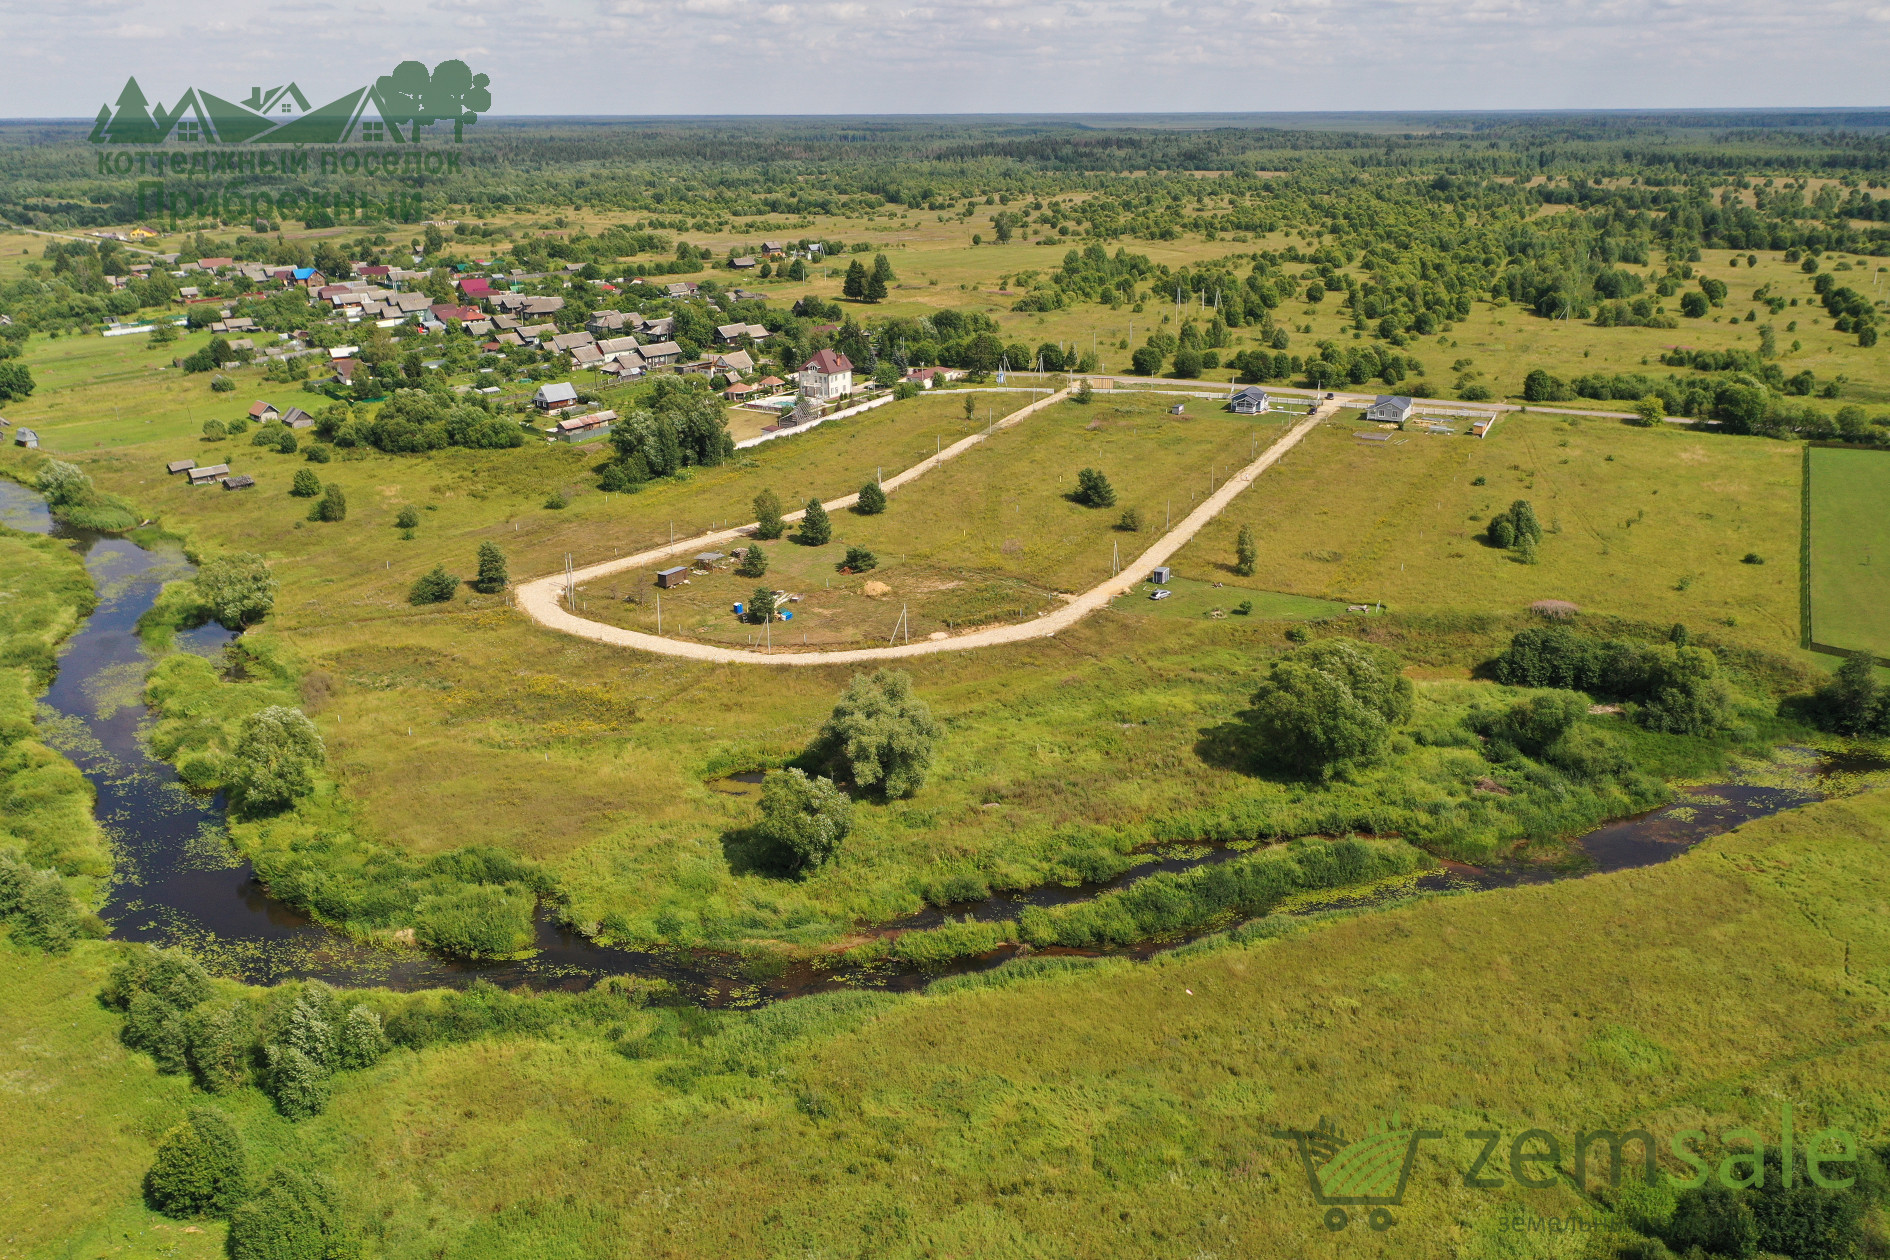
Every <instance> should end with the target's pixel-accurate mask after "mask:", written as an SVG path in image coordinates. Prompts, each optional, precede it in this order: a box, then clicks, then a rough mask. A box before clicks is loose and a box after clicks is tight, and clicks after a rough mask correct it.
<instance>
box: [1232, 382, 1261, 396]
mask: <svg viewBox="0 0 1890 1260" xmlns="http://www.w3.org/2000/svg"><path fill="white" fill-rule="evenodd" d="M1268 396H1269V395H1268V394H1267V391H1266V390H1264V389H1261V388H1260V387H1259V386H1258V385H1249V386H1247V388H1245V389H1243V390H1241V391H1240V392H1239V393H1238V394H1235V395H1234V397H1235V398H1266V397H1268Z"/></svg>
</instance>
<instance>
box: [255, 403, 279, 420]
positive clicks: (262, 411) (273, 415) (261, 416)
mask: <svg viewBox="0 0 1890 1260" xmlns="http://www.w3.org/2000/svg"><path fill="white" fill-rule="evenodd" d="M249 418H250V419H251V420H254V421H255V422H256V423H257V424H268V423H269V422H270V421H271V420H280V419H282V413H281V412H280V411H277V410H276V409H275V408H274V407H273V406H271V405H270V404H268V403H266V402H259V403H257V404H256V405H255V406H254V407H251V408H250V409H249Z"/></svg>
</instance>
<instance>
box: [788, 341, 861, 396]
mask: <svg viewBox="0 0 1890 1260" xmlns="http://www.w3.org/2000/svg"><path fill="white" fill-rule="evenodd" d="M800 376H801V393H803V394H805V395H807V396H808V397H809V398H811V399H813V400H814V401H815V402H827V401H829V400H831V399H835V398H845V397H846V396H847V395H848V394H850V393H852V392H853V363H852V361H851V360H849V359H848V358H847V356H846V355H844V354H841V353H840V352H839V351H838V350H821V351H819V352H817V353H816V354H815V355H814V357H813V358H811V359H809V360H808V361H807V362H806V363H803V364H802V365H801V373H800Z"/></svg>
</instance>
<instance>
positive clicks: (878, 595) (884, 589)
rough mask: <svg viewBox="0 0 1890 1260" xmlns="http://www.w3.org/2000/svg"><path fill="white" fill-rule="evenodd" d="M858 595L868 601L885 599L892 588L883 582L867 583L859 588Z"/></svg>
mask: <svg viewBox="0 0 1890 1260" xmlns="http://www.w3.org/2000/svg"><path fill="white" fill-rule="evenodd" d="M860 594H862V595H864V596H866V597H867V598H868V599H885V598H886V597H887V596H888V595H890V594H892V587H890V586H888V585H886V584H885V583H884V582H868V583H867V584H866V585H865V586H862V587H861V588H860Z"/></svg>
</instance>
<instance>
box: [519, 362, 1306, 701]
mask: <svg viewBox="0 0 1890 1260" xmlns="http://www.w3.org/2000/svg"><path fill="white" fill-rule="evenodd" d="M1067 396H1068V394H1067V391H1062V392H1059V393H1056V394H1052V395H1051V396H1049V397H1048V398H1044V399H1041V400H1039V401H1037V402H1035V403H1032V404H1031V405H1030V406H1028V407H1024V408H1022V409H1021V410H1018V411H1014V412H1012V413H1011V414H1010V415H1008V416H1005V417H1004V418H1003V419H1002V420H999V421H998V422H997V423H996V424H995V425H994V426H993V428H996V429H1006V428H1009V427H1011V426H1012V425H1014V424H1018V423H1021V422H1022V421H1023V420H1025V419H1027V418H1028V417H1030V416H1032V415H1034V414H1035V413H1036V412H1038V411H1040V410H1042V409H1043V408H1045V407H1049V406H1053V405H1055V404H1056V403H1059V402H1061V401H1062V400H1063V399H1064V398H1065V397H1067ZM1339 401H1340V400H1336V399H1335V400H1333V401H1331V402H1327V403H1323V404H1322V405H1321V406H1319V407H1318V408H1316V409H1315V410H1314V411H1312V412H1311V413H1310V414H1309V415H1308V416H1307V417H1306V418H1305V419H1304V420H1301V421H1300V422H1299V423H1298V424H1296V425H1294V426H1293V428H1292V429H1290V430H1288V431H1287V433H1286V434H1285V435H1284V436H1282V437H1281V438H1279V439H1278V440H1277V441H1275V442H1274V443H1273V444H1272V445H1271V446H1269V447H1267V449H1266V450H1264V451H1262V452H1261V453H1260V457H1259V458H1258V459H1256V460H1254V461H1253V462H1252V463H1251V464H1248V465H1247V466H1246V467H1245V468H1242V469H1241V470H1240V471H1239V472H1237V473H1235V474H1234V475H1233V476H1231V477H1229V478H1228V479H1227V481H1226V483H1225V484H1223V485H1222V486H1221V488H1220V489H1218V490H1216V491H1215V492H1214V493H1213V494H1211V495H1209V496H1208V497H1207V498H1206V499H1204V500H1202V501H1201V502H1200V503H1199V504H1197V505H1196V507H1195V509H1194V510H1193V511H1192V512H1190V513H1188V515H1187V516H1185V517H1183V518H1182V519H1181V521H1180V522H1178V523H1177V524H1176V525H1175V527H1174V528H1173V529H1170V530H1169V531H1168V532H1167V533H1166V534H1163V535H1162V536H1161V537H1160V538H1158V539H1156V540H1155V542H1154V543H1152V544H1151V545H1150V546H1149V548H1148V550H1146V551H1144V552H1143V553H1142V554H1141V555H1139V556H1137V557H1136V558H1135V559H1133V560H1131V561H1129V562H1128V563H1127V564H1125V565H1124V566H1123V568H1122V571H1121V572H1120V573H1118V574H1116V576H1114V577H1112V578H1110V579H1108V580H1107V581H1105V582H1102V583H1100V584H1098V585H1096V586H1092V587H1091V588H1090V589H1088V590H1087V591H1084V592H1083V593H1082V594H1081V595H1078V596H1077V597H1076V598H1075V599H1073V600H1071V601H1070V602H1068V603H1066V604H1064V605H1062V606H1061V607H1059V608H1055V609H1053V610H1051V611H1049V612H1047V613H1045V614H1043V615H1042V616H1040V617H1037V618H1035V619H1033V620H1031V621H1026V622H1021V623H1018V624H1015V625H1004V626H987V627H985V628H983V629H980V630H967V631H965V632H964V633H963V634H957V635H953V636H951V637H950V638H945V639H926V640H923V641H921V642H918V643H901V644H898V645H897V646H893V647H873V648H845V649H840V650H837V651H820V650H818V649H814V650H809V649H805V648H800V647H788V646H786V645H784V646H782V647H781V648H778V649H776V650H775V651H773V652H762V651H754V650H752V649H747V648H725V647H715V646H713V645H711V644H707V643H694V642H691V641H689V640H686V639H671V638H665V637H662V636H659V635H654V634H645V633H643V632H641V631H638V630H625V629H623V628H621V627H619V626H607V625H604V624H602V623H601V622H596V621H591V620H589V619H587V618H584V617H580V616H578V615H577V614H576V613H573V612H570V611H568V610H567V609H566V608H565V607H564V606H563V604H562V603H561V601H560V597H561V593H562V590H563V588H564V584H565V576H564V575H563V574H561V573H557V574H552V575H551V576H549V577H542V578H537V579H535V580H533V581H530V582H525V583H522V584H520V586H519V587H518V590H517V599H518V607H519V609H520V610H521V611H522V612H524V614H525V615H526V616H528V617H530V618H531V619H532V620H533V621H536V622H537V623H538V624H540V625H542V626H546V627H548V628H549V629H552V630H561V631H563V632H564V633H566V634H574V635H577V636H579V637H580V638H585V639H593V640H595V641H597V642H599V643H614V644H616V645H617V646H619V647H629V648H637V649H639V650H641V651H644V652H660V653H662V654H663V655H665V656H680V657H684V658H686V659H688V660H694V661H717V662H721V663H724V664H734V665H850V664H855V663H858V662H863V661H892V660H899V659H901V658H904V657H908V656H925V655H928V654H930V653H934V652H966V651H970V650H971V649H973V648H981V647H995V646H997V645H999V644H1002V643H1021V642H1023V641H1025V640H1027V639H1041V638H1046V637H1048V636H1050V635H1053V634H1055V633H1056V632H1057V631H1059V630H1062V629H1065V628H1067V627H1069V626H1073V625H1075V624H1076V623H1077V622H1078V621H1080V620H1082V619H1083V618H1084V617H1087V616H1088V615H1089V614H1090V613H1092V612H1095V611H1096V610H1097V609H1098V608H1102V607H1104V606H1105V605H1107V604H1108V603H1109V601H1110V600H1112V599H1115V598H1116V597H1117V596H1119V595H1123V594H1125V593H1127V592H1128V591H1129V590H1130V589H1132V588H1133V587H1134V586H1135V585H1136V583H1138V582H1141V581H1143V580H1145V579H1146V578H1147V576H1148V572H1149V570H1151V569H1153V568H1155V567H1157V566H1158V565H1161V564H1163V563H1165V562H1166V561H1167V560H1168V559H1169V558H1170V557H1171V556H1173V555H1174V554H1175V553H1176V552H1177V551H1179V550H1181V548H1182V546H1183V545H1184V544H1185V543H1186V542H1187V541H1188V540H1189V539H1190V538H1193V537H1194V536H1195V534H1196V533H1197V532H1198V531H1199V530H1200V529H1201V527H1202V526H1204V525H1206V524H1207V523H1208V522H1209V521H1211V520H1213V519H1214V518H1215V517H1216V516H1218V515H1220V513H1221V512H1222V511H1223V510H1224V509H1225V508H1226V507H1227V505H1228V504H1229V503H1231V502H1233V500H1234V496H1235V495H1237V494H1239V493H1240V492H1241V491H1242V490H1245V489H1246V488H1247V486H1248V485H1249V484H1250V483H1251V482H1252V481H1253V479H1254V478H1255V477H1257V476H1259V475H1260V474H1261V473H1263V472H1265V471H1266V470H1267V469H1268V468H1271V467H1272V466H1273V464H1274V463H1275V462H1276V461H1277V460H1278V459H1279V458H1280V457H1281V456H1282V455H1284V454H1286V452H1287V451H1289V450H1291V449H1292V448H1293V447H1294V446H1296V445H1298V443H1299V441H1300V439H1301V438H1303V437H1305V436H1306V434H1308V433H1310V432H1311V431H1312V430H1313V429H1314V428H1315V427H1316V426H1317V425H1318V424H1319V423H1320V422H1321V421H1323V420H1325V419H1326V418H1327V417H1328V416H1330V415H1331V414H1332V413H1333V412H1334V411H1335V410H1337V405H1338V402H1339ZM985 437H986V434H984V433H977V434H973V435H972V436H971V437H968V438H964V439H962V440H961V441H958V442H955V443H953V444H952V445H951V446H949V447H947V448H946V449H945V450H943V451H941V452H939V453H938V454H937V455H934V456H932V458H930V459H927V460H924V461H922V462H921V463H918V464H914V465H913V466H912V467H911V468H908V469H906V470H905V471H904V472H902V473H899V474H898V475H897V476H893V477H888V478H887V479H886V480H885V481H884V482H883V483H881V484H882V485H884V487H885V489H886V491H887V492H888V493H891V492H893V491H894V490H897V489H898V488H899V487H901V486H904V485H907V484H910V483H911V482H913V481H916V480H918V479H919V478H920V477H923V476H924V475H925V474H926V473H928V472H930V471H932V469H934V468H937V467H938V466H939V465H940V464H943V463H946V462H948V461H950V460H952V459H956V458H957V457H958V456H960V455H962V454H964V453H965V452H966V451H968V450H971V449H972V448H973V447H975V446H977V445H978V444H979V443H980V442H982V441H984V440H985ZM858 498H859V496H858V495H854V494H849V495H847V496H845V497H844V498H839V499H833V500H831V501H829V502H828V503H826V504H825V506H826V509H827V510H828V511H829V512H836V511H839V510H840V509H841V508H847V507H851V506H853V503H854V501H855V500H857V499H858ZM803 515H804V513H802V512H794V513H790V514H788V515H787V516H786V517H785V518H784V519H786V520H788V521H798V520H799V519H800V518H801V517H802V516H803ZM753 528H754V525H753V524H752V523H750V524H748V525H742V526H739V527H737V528H735V529H724V530H718V531H716V532H715V533H711V534H698V535H696V536H695V537H694V538H690V539H688V540H686V541H683V542H677V543H674V544H670V545H666V546H663V547H659V548H657V549H655V550H653V551H644V552H639V553H638V554H636V555H634V556H624V557H622V558H620V559H616V560H609V561H606V562H604V563H602V564H594V565H590V566H588V567H587V568H583V569H578V570H576V571H575V572H574V573H573V574H572V581H573V582H574V583H578V584H582V583H585V582H590V581H594V580H596V579H597V578H601V577H606V576H608V575H610V574H612V573H621V572H623V571H624V570H625V569H644V568H650V567H653V566H656V565H658V564H659V563H660V562H662V561H664V560H668V559H672V558H674V557H676V556H678V555H686V554H693V553H696V552H700V551H708V550H714V549H716V548H717V547H718V546H719V545H720V544H724V543H734V542H737V541H739V540H740V539H743V538H745V537H747V536H748V531H749V530H751V529H753Z"/></svg>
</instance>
